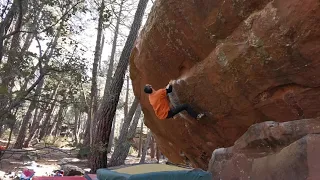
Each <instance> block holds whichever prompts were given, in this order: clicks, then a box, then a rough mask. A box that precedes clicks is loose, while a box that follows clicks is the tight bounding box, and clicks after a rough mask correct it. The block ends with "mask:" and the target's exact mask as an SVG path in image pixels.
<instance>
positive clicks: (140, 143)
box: [138, 121, 144, 157]
mask: <svg viewBox="0 0 320 180" xmlns="http://www.w3.org/2000/svg"><path fill="white" fill-rule="evenodd" d="M143 123H144V122H143V121H141V124H140V136H139V150H138V157H140V156H141V151H142V136H143Z"/></svg>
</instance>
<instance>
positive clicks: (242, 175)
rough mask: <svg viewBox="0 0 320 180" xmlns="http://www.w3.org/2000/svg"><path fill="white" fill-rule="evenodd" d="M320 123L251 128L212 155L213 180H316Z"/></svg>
mask: <svg viewBox="0 0 320 180" xmlns="http://www.w3.org/2000/svg"><path fill="white" fill-rule="evenodd" d="M319 133H320V119H319V118H318V119H305V120H296V121H291V122H286V123H280V124H279V123H276V122H265V123H260V124H257V125H253V126H252V127H250V128H249V130H248V131H247V132H246V133H245V134H244V135H243V136H242V137H241V138H240V139H239V140H237V141H236V142H235V144H234V146H232V147H229V148H220V149H216V150H215V151H214V152H213V153H212V158H211V160H210V163H209V171H210V172H212V174H213V179H223V180H233V179H243V180H246V179H259V180H269V179H270V180H271V179H272V180H285V179H292V180H295V179H297V180H298V179H299V180H300V179H319V178H320V162H319V160H320V157H319V155H318V154H319V151H320V135H319Z"/></svg>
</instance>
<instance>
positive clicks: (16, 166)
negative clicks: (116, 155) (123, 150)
mask: <svg viewBox="0 0 320 180" xmlns="http://www.w3.org/2000/svg"><path fill="white" fill-rule="evenodd" d="M0 145H1V141H0ZM77 155H78V150H76V149H74V148H70V147H69V148H57V147H44V146H41V145H37V146H36V147H32V148H25V149H23V150H12V151H8V152H6V153H5V154H4V155H3V156H2V157H1V158H0V180H1V179H13V178H12V177H13V176H15V175H18V174H20V173H21V171H22V170H23V169H24V168H31V169H34V171H35V173H36V174H35V175H36V176H48V175H51V174H52V173H53V171H54V170H59V169H61V165H66V164H67V165H73V166H77V167H79V168H81V169H83V170H85V171H88V170H89V168H88V161H87V159H85V158H83V159H79V158H77ZM30 157H31V159H32V158H34V159H32V160H31V159H30ZM110 157H111V154H109V155H108V158H110ZM139 161H140V158H138V157H137V154H135V153H133V154H131V155H129V156H128V157H127V159H126V161H125V164H127V165H129V164H135V163H139ZM156 162H157V160H156V159H151V158H150V156H148V155H147V156H146V163H156ZM160 163H164V160H160Z"/></svg>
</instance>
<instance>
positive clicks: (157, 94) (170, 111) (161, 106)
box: [144, 80, 204, 120]
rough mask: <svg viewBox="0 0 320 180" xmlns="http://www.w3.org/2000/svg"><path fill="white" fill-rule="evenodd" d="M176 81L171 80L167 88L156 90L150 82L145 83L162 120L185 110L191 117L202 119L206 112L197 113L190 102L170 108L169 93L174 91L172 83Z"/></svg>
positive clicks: (152, 104)
mask: <svg viewBox="0 0 320 180" xmlns="http://www.w3.org/2000/svg"><path fill="white" fill-rule="evenodd" d="M174 82H175V81H174V80H171V81H170V82H169V84H168V85H167V87H166V88H163V89H159V90H154V89H153V88H152V86H151V85H150V84H146V85H145V87H144V92H145V93H147V94H149V101H150V104H151V106H152V107H153V110H154V112H155V114H156V116H157V117H158V118H159V119H161V120H163V119H168V118H173V117H174V116H175V115H176V114H178V113H180V112H181V111H184V110H185V111H187V112H188V114H189V115H190V116H191V117H193V118H195V119H197V120H199V119H201V118H202V117H203V116H204V114H203V113H196V112H195V111H194V110H193V109H192V108H191V107H190V105H189V104H181V105H178V106H176V107H174V108H170V106H169V103H170V102H169V99H168V97H167V94H168V93H171V92H172V84H173V83H174Z"/></svg>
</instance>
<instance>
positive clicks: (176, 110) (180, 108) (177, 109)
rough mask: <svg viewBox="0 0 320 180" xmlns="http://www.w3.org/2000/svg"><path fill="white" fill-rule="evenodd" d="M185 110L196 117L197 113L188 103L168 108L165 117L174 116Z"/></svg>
mask: <svg viewBox="0 0 320 180" xmlns="http://www.w3.org/2000/svg"><path fill="white" fill-rule="evenodd" d="M184 110H186V111H187V112H188V114H189V115H190V116H191V117H193V118H195V119H196V118H197V116H198V113H196V112H195V111H194V110H193V109H192V108H191V107H190V105H189V104H181V105H178V106H177V107H174V108H172V109H170V111H169V113H168V116H167V118H172V117H173V116H175V115H176V114H178V113H180V112H181V111H184Z"/></svg>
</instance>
